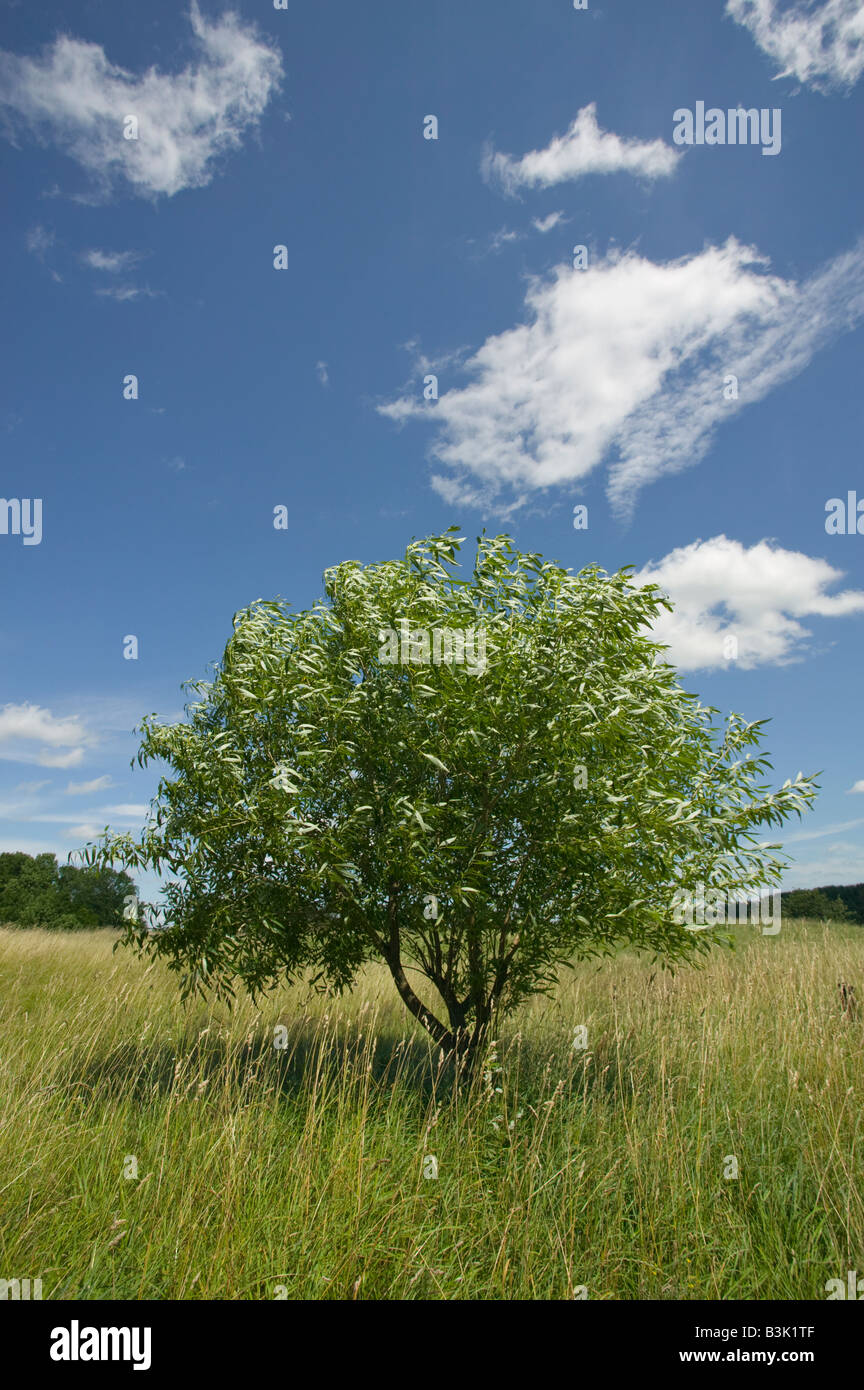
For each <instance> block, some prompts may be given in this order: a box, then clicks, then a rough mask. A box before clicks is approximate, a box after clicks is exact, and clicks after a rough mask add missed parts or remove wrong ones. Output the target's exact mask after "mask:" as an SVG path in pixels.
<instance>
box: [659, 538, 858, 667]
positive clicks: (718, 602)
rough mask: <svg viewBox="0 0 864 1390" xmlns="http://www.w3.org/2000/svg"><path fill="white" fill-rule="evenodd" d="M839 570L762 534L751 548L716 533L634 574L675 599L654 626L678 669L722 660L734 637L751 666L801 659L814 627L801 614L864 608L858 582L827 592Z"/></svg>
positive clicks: (741, 661)
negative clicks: (775, 542) (807, 624)
mask: <svg viewBox="0 0 864 1390" xmlns="http://www.w3.org/2000/svg"><path fill="white" fill-rule="evenodd" d="M842 578H843V573H842V571H841V570H836V569H833V568H832V566H831V565H829V564H828V563H827V561H825V560H819V559H814V558H813V557H811V556H809V555H802V554H801V553H800V552H798V551H794V550H783V549H781V548H780V547H779V546H777V545H773V544H772V543H771V542H770V541H767V540H763V541H759V542H758V544H756V545H752V546H750V547H749V548H748V547H746V546H744V545H742V544H741V543H740V542H739V541H735V540H729V539H728V538H727V537H726V536H714V537H713V538H712V539H711V540H707V541H702V540H697V541H694V542H693V543H692V545H686V546H681V547H680V548H679V549H677V550H673V551H672V552H671V553H670V554H669V555H667V556H665V557H664V559H662V560H660V561H658V562H656V563H652V564H648V565H646V566H645V567H644V568H643V569H641V570H639V571H638V572H637V573H636V574H635V575H634V582H635V583H637V584H648V583H651V584H658V585H659V586H660V588H661V589H663V590H664V591H665V592H666V593H667V594H668V595H669V597H670V598H671V600H672V602H673V604H674V612H672V613H667V612H661V613H660V615H659V616H658V619H657V622H656V624H655V626H654V629H653V634H654V636H655V637H656V638H657V640H658V641H660V642H663V643H666V644H667V645H668V646H669V652H668V653H667V657H668V660H669V661H671V662H672V664H673V665H674V666H677V667H678V668H679V669H680V670H682V671H693V670H710V669H712V668H714V667H722V666H726V665H728V664H729V662H730V655H729V650H728V647H727V646H726V643H727V640H728V639H729V638H734V639H735V641H736V643H737V656H734V663H735V665H737V666H740V667H743V668H744V669H745V670H750V669H752V668H753V667H755V666H766V665H771V666H783V665H787V664H788V663H789V662H791V661H794V660H799V659H800V658H801V657H802V656H803V655H804V654H805V653H806V650H807V639H808V638H809V637H810V636H811V635H812V634H811V632H810V630H809V629H808V628H806V627H805V626H804V625H803V623H802V622H801V619H802V618H806V617H821V618H843V617H849V616H851V615H853V614H856V613H864V592H862V591H861V590H860V589H844V590H842V591H841V592H840V593H835V594H831V593H828V592H827V590H828V589H829V588H831V587H832V586H834V585H836V584H837V583H838V582H839V581H840V580H841V579H842Z"/></svg>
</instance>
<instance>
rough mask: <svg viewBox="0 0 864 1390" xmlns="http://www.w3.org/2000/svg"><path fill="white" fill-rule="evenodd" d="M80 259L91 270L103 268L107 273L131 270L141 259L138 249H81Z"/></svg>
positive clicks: (120, 272)
mask: <svg viewBox="0 0 864 1390" xmlns="http://www.w3.org/2000/svg"><path fill="white" fill-rule="evenodd" d="M81 259H82V261H83V262H84V264H85V265H88V266H89V267H90V269H91V270H104V271H105V272H106V274H108V275H120V274H122V273H123V272H125V271H127V270H131V269H132V267H133V266H136V265H137V264H138V262H139V261H140V260H141V259H142V253H141V252H140V251H100V250H98V249H94V250H92V251H83V252H82V253H81Z"/></svg>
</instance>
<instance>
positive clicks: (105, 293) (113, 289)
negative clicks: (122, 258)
mask: <svg viewBox="0 0 864 1390" xmlns="http://www.w3.org/2000/svg"><path fill="white" fill-rule="evenodd" d="M163 293H164V291H163V290H151V289H150V288H149V287H148V286H146V285H108V286H106V287H104V288H102V289H98V290H96V294H98V295H101V296H102V297H103V298H104V299H116V300H117V302H118V303H119V304H125V303H126V302H127V300H130V299H142V298H143V299H158V297H159V295H160V294H163Z"/></svg>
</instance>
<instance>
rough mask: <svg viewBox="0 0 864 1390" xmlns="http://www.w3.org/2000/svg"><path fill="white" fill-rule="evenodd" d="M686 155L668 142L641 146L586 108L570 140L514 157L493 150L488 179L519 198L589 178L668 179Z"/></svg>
mask: <svg viewBox="0 0 864 1390" xmlns="http://www.w3.org/2000/svg"><path fill="white" fill-rule="evenodd" d="M680 158H681V153H680V151H678V150H675V149H673V147H672V146H671V145H667V144H666V143H665V141H663V140H659V139H658V140H637V139H632V138H627V137H622V136H620V135H615V134H613V133H612V132H611V131H607V130H601V128H600V126H599V124H598V122H597V104H596V102H593V101H592V102H591V103H590V105H588V106H583V107H582V109H581V111H580V112H579V113H578V115H577V116H576V118H575V120H574V121H573V123H572V125H571V126H570V128H569V130H568V131H567V133H566V135H556V136H555V137H554V139H552V140H551V141H550V142H549V144H548V145H547V146H546V147H545V148H544V149H542V150H530V151H529V153H528V154H523V155H521V156H520V157H518V158H517V157H514V156H513V155H509V154H501V153H496V152H495V151H494V150H491V149H490V150H487V152H486V154H485V155H484V158H483V162H482V165H481V171H482V173H483V177H484V178H485V179H487V180H488V181H489V182H490V183H493V184H497V185H498V186H499V187H500V188H501V189H502V190H503V192H505V193H507V194H510V195H513V194H516V193H518V191H519V189H520V188H549V187H550V186H551V185H552V184H556V183H564V182H568V181H572V180H573V179H581V178H584V177H585V175H586V174H615V173H620V172H625V173H628V174H636V175H638V176H640V177H641V178H646V179H659V178H666V177H668V175H669V174H671V173H673V172H674V170H675V167H676V165H677V163H678V160H679V159H680Z"/></svg>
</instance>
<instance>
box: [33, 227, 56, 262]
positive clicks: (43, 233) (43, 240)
mask: <svg viewBox="0 0 864 1390" xmlns="http://www.w3.org/2000/svg"><path fill="white" fill-rule="evenodd" d="M56 240H57V237H56V235H55V233H54V232H49V231H48V229H47V227H43V226H41V225H37V226H35V227H31V228H30V231H29V232H28V233H27V250H28V251H29V252H30V253H31V255H33V256H37V257H38V258H39V260H40V261H44V259H45V257H46V255H47V254H48V252H49V251H50V250H51V247H52V246H53V245H54V243H55V241H56Z"/></svg>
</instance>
